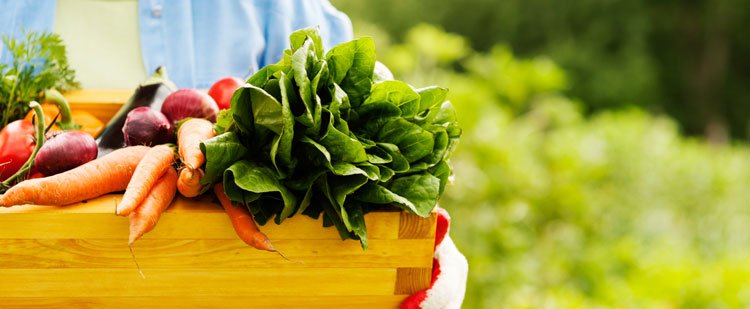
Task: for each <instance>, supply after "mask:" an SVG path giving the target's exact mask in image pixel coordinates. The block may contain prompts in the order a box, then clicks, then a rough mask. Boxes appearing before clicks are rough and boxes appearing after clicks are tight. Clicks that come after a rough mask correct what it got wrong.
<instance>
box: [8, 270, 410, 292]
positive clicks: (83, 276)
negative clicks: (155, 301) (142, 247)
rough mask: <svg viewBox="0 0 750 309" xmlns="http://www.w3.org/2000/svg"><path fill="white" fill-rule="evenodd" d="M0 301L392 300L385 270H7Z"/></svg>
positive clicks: (391, 277) (391, 276)
mask: <svg viewBox="0 0 750 309" xmlns="http://www.w3.org/2000/svg"><path fill="white" fill-rule="evenodd" d="M1 278H2V279H1V280H0V297H134V296H149V297H157V296H158V297H178V296H185V295H190V296H191V297H221V296H232V295H244V296H270V295H276V296H288V295H297V296H313V295H318V296H336V295H347V296H355V295H370V296H376V295H393V287H394V282H395V281H396V270H395V269H388V268H371V269H363V268H277V269H267V270H264V271H258V270H257V269H229V270H227V269H179V270H169V269H151V270H148V272H146V278H141V277H140V276H139V275H138V272H137V271H136V270H135V269H81V268H67V269H5V270H3V271H2V277H1Z"/></svg>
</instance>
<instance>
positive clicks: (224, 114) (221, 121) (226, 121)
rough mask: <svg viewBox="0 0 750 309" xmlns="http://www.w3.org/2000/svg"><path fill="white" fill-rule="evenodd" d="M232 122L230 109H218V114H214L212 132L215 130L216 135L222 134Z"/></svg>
mask: <svg viewBox="0 0 750 309" xmlns="http://www.w3.org/2000/svg"><path fill="white" fill-rule="evenodd" d="M233 124H234V119H232V111H231V110H229V109H223V110H220V111H219V114H218V115H217V116H216V123H215V124H214V132H216V134H217V135H219V134H222V133H224V132H226V131H227V130H229V127H230V126H232V125H233Z"/></svg>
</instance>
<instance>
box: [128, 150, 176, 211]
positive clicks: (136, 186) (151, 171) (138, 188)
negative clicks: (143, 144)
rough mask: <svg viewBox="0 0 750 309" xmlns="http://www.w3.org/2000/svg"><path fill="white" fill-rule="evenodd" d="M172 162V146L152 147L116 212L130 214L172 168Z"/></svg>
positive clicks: (138, 168)
mask: <svg viewBox="0 0 750 309" xmlns="http://www.w3.org/2000/svg"><path fill="white" fill-rule="evenodd" d="M172 163H174V151H173V150H172V147H170V146H168V145H157V146H154V147H151V149H149V150H148V153H146V155H145V156H144V157H143V160H141V161H140V163H138V166H137V167H136V168H135V171H134V172H133V177H132V178H131V179H130V182H129V183H128V185H127V188H126V189H125V194H123V195H122V201H120V203H118V204H117V209H116V210H115V213H116V214H117V215H120V216H127V215H130V213H131V212H133V210H134V209H135V208H136V207H137V206H138V205H140V204H141V203H142V202H143V200H145V199H146V197H147V196H148V192H149V191H151V188H153V187H154V184H156V181H158V180H159V178H161V176H162V175H164V172H166V171H167V170H168V169H169V168H171V166H172Z"/></svg>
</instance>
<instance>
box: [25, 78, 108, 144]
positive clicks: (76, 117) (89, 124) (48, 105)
mask: <svg viewBox="0 0 750 309" xmlns="http://www.w3.org/2000/svg"><path fill="white" fill-rule="evenodd" d="M44 102H45V103H42V110H43V111H44V115H45V119H46V120H45V122H46V123H45V126H49V124H50V123H52V121H54V119H55V118H56V117H57V116H58V115H59V116H60V117H59V119H60V120H59V121H57V122H56V123H55V125H54V126H53V127H52V128H51V131H62V130H79V131H83V132H86V133H87V134H89V135H91V136H92V137H94V138H96V137H97V136H98V135H99V133H101V131H102V130H103V129H104V124H103V123H102V122H101V120H99V118H96V116H94V115H92V114H90V113H88V112H85V111H72V110H71V109H70V104H68V101H67V100H65V97H63V95H62V94H61V93H60V92H58V91H57V90H55V89H48V90H46V91H45V92H44ZM33 117H34V113H33V112H31V111H29V113H28V114H26V117H25V118H24V119H27V120H29V121H31V119H32V118H33Z"/></svg>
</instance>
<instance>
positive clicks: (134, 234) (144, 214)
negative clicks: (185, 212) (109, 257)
mask: <svg viewBox="0 0 750 309" xmlns="http://www.w3.org/2000/svg"><path fill="white" fill-rule="evenodd" d="M176 186H177V172H176V171H175V170H174V169H173V168H169V169H167V171H166V172H165V173H164V175H163V176H161V178H159V180H158V181H157V182H156V184H155V185H154V187H153V188H151V191H149V193H148V196H147V197H146V199H145V200H144V201H143V202H142V203H141V204H140V205H138V208H136V209H135V210H133V212H131V213H130V216H129V217H128V218H129V220H130V237H128V245H129V246H132V245H133V243H134V242H135V241H136V240H138V238H141V236H143V234H146V233H148V232H149V231H151V230H152V229H154V227H155V226H156V222H158V221H159V217H161V214H162V213H163V212H164V211H165V210H166V209H167V207H169V205H170V204H172V200H173V199H174V196H175V193H176Z"/></svg>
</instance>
